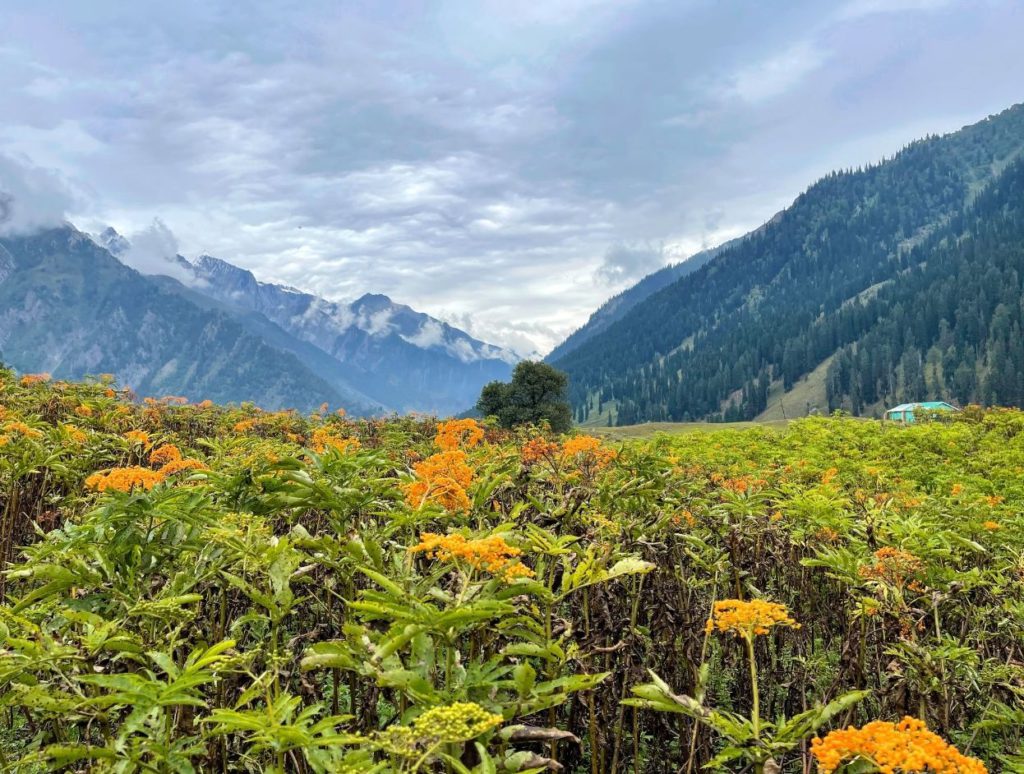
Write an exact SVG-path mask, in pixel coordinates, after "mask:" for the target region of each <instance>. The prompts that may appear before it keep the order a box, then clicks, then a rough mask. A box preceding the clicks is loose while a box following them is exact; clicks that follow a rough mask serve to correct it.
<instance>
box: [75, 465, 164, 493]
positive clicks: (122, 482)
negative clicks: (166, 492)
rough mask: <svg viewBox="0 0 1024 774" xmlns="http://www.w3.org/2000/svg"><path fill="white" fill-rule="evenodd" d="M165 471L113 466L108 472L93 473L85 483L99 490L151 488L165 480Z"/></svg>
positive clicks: (125, 490) (90, 487)
mask: <svg viewBox="0 0 1024 774" xmlns="http://www.w3.org/2000/svg"><path fill="white" fill-rule="evenodd" d="M164 478H165V476H164V474H163V473H161V472H160V471H157V470H149V469H148V468H139V467H132V468H113V469H112V470H109V471H107V472H106V473H93V474H92V475H91V476H89V477H88V478H87V479H85V485H86V486H87V487H88V488H89V489H93V490H95V491H97V492H106V491H107V490H108V489H112V490H114V491H116V492H130V491H132V490H133V489H145V490H147V491H148V490H150V489H152V488H153V487H154V486H156V485H157V484H159V483H160V482H162V481H163V480H164Z"/></svg>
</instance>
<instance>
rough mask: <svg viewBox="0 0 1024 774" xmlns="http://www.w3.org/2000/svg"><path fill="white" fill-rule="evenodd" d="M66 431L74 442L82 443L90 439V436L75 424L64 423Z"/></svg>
mask: <svg viewBox="0 0 1024 774" xmlns="http://www.w3.org/2000/svg"><path fill="white" fill-rule="evenodd" d="M64 432H66V433H67V434H68V438H69V439H70V440H71V441H72V442H73V443H78V444H82V443H85V442H86V441H87V440H89V437H88V436H87V435H86V434H85V433H83V432H82V431H81V430H79V429H78V428H77V427H75V426H74V425H64Z"/></svg>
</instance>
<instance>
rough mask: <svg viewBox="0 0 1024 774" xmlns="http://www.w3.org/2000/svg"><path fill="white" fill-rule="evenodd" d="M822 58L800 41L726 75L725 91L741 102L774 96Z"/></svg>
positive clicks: (786, 89)
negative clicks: (727, 80)
mask: <svg viewBox="0 0 1024 774" xmlns="http://www.w3.org/2000/svg"><path fill="white" fill-rule="evenodd" d="M825 60H826V55H825V53H824V52H823V51H821V50H820V49H819V48H818V47H817V46H815V45H814V44H813V43H811V42H808V41H801V42H800V43H797V44H796V45H794V46H790V47H789V48H787V49H786V50H784V51H782V52H780V53H778V54H775V55H773V56H771V57H769V58H767V59H765V60H764V61H761V62H755V63H753V64H750V65H745V66H744V67H741V68H740V69H739V70H737V71H736V72H734V73H733V74H732V76H731V77H730V78H729V83H728V86H727V94H728V95H729V96H734V97H738V98H739V99H741V100H743V101H745V102H761V101H764V100H770V99H773V98H775V97H778V96H780V95H782V94H785V93H786V92H788V91H790V90H792V89H793V88H794V87H796V86H797V85H798V84H799V83H800V82H801V81H802V80H803V79H804V78H806V77H807V76H808V75H809V74H810V73H812V72H814V71H815V70H817V69H818V68H819V67H821V66H822V64H823V63H824V62H825Z"/></svg>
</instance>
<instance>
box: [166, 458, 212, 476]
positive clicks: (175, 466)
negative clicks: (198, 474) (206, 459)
mask: <svg viewBox="0 0 1024 774" xmlns="http://www.w3.org/2000/svg"><path fill="white" fill-rule="evenodd" d="M186 470H209V467H207V465H206V464H205V463H203V462H200V461H199V460H193V459H178V460H171V461H170V462H168V463H167V464H166V465H164V466H163V467H162V468H160V470H158V471H157V473H159V474H160V475H162V476H173V475H174V474H175V473H182V472H183V471H186Z"/></svg>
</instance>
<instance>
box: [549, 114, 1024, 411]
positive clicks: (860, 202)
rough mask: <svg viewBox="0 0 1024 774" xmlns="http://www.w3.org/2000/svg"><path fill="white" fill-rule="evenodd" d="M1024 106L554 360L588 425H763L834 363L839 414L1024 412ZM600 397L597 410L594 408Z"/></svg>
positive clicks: (874, 172) (839, 178)
mask: <svg viewBox="0 0 1024 774" xmlns="http://www.w3.org/2000/svg"><path fill="white" fill-rule="evenodd" d="M1022 126H1024V107H1015V108H1011V109H1010V110H1007V111H1005V112H1004V113H1002V114H1000V115H998V116H995V117H993V118H990V119H988V120H986V121H983V122H981V123H979V124H975V125H973V126H970V127H967V128H966V129H963V130H961V131H960V132H957V133H955V134H952V135H948V136H944V137H931V138H928V139H925V140H921V141H919V142H916V143H914V144H912V145H910V146H908V147H907V148H905V149H904V150H903V151H901V152H900V153H898V154H897V155H896V156H895V157H894V158H892V159H890V160H887V161H884V162H882V163H880V164H877V165H874V166H871V167H868V168H866V169H859V170H855V171H847V172H837V173H834V174H831V175H829V176H827V177H826V178H824V179H823V180H821V181H819V182H818V183H816V184H815V185H813V186H812V187H811V188H809V189H808V190H807V191H806V192H805V193H804V194H802V195H801V196H800V197H799V198H798V199H797V200H796V201H795V202H794V203H793V205H792V206H791V207H790V208H788V209H787V210H785V211H783V212H781V213H779V214H778V215H777V216H776V217H775V218H774V219H773V220H772V221H770V222H769V223H767V224H766V225H765V226H764V227H763V228H761V229H759V230H758V232H756V233H754V234H752V235H750V236H749V237H748V238H747V239H745V240H742V241H740V242H739V243H737V244H736V245H734V246H732V247H730V248H729V249H728V250H726V251H724V252H723V253H722V254H721V255H719V256H718V257H717V258H716V260H714V261H712V262H711V263H709V264H708V265H706V266H704V267H703V268H701V269H700V270H698V271H697V272H695V273H693V274H691V275H689V276H686V277H683V278H681V279H680V280H678V281H677V282H675V283H674V284H672V285H670V286H669V287H667V288H665V289H663V290H661V291H660V292H658V293H656V294H654V295H652V296H651V297H650V298H648V299H647V300H646V301H644V302H643V303H641V304H639V305H637V306H636V307H635V308H634V309H633V310H631V311H630V312H629V313H628V314H627V315H626V316H625V317H623V318H622V319H621V320H619V321H618V322H616V323H615V324H613V325H612V326H610V327H609V328H608V330H606V331H604V332H603V333H601V334H599V335H597V336H594V337H593V338H591V339H590V340H588V341H586V342H585V343H584V344H582V345H581V346H579V347H578V348H577V349H575V350H573V351H571V352H569V353H568V354H566V355H565V356H563V357H561V358H560V359H558V360H556V361H555V365H556V366H557V367H559V368H562V369H564V370H565V371H567V372H568V374H569V376H570V379H571V384H572V395H571V397H572V400H573V404H574V407H575V411H576V418H577V419H578V420H580V421H585V420H586V419H587V418H588V416H589V413H590V411H591V410H592V408H593V407H594V406H595V405H603V404H604V403H607V402H608V401H614V402H615V405H616V414H615V419H616V422H617V423H618V424H631V423H635V422H639V421H648V420H650V421H658V420H672V421H690V420H698V419H712V420H725V421H733V420H741V419H753V418H755V417H757V416H758V415H759V414H761V412H763V411H764V410H765V409H766V408H767V407H768V403H769V394H770V392H771V391H772V390H773V389H775V390H778V388H780V387H781V388H782V390H786V391H788V390H790V389H792V388H793V386H794V385H795V384H796V383H797V382H798V381H800V380H801V379H803V378H806V377H808V375H810V374H811V373H812V372H813V371H814V370H815V369H825V371H826V374H825V381H826V390H825V396H826V398H825V402H826V405H822V406H818V407H817V408H818V409H819V410H822V411H823V410H826V409H827V410H834V409H837V408H842V409H845V410H848V411H852V412H854V413H858V414H862V413H864V414H875V413H878V412H879V411H880V410H881V409H882V408H883V407H884V405H885V404H889V403H893V402H899V401H902V400H920V399H924V398H925V397H930V398H936V399H946V400H954V401H959V402H962V403H966V402H983V403H992V404H1013V405H1019V404H1020V403H1021V401H1022V400H1024V393H1022V384H1024V349H1022V346H1021V343H1020V337H1019V335H1018V333H1019V330H1020V325H1021V314H1022V309H1021V305H1020V287H1021V286H1020V277H1019V272H1020V268H1021V267H1022V265H1024V250H1022V249H1021V234H1022V217H1024V207H1022V204H1021V197H1020V193H1021V185H1022V180H1024V164H1022V163H1020V162H1019V161H1015V159H1016V157H1017V154H1018V152H1019V150H1020V147H1021V144H1022V143H1021V139H1020V138H1021V128H1022ZM595 398H596V401H595Z"/></svg>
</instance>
